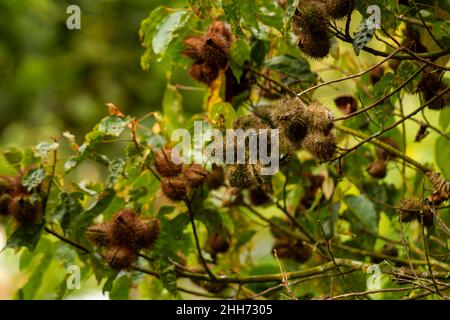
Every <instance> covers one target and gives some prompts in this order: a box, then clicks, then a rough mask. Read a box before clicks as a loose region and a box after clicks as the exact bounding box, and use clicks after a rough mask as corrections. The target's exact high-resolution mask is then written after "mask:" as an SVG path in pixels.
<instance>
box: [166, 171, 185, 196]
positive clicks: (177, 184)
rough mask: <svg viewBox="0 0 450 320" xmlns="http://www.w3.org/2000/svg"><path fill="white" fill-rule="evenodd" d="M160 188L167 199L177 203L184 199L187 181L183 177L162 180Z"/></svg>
mask: <svg viewBox="0 0 450 320" xmlns="http://www.w3.org/2000/svg"><path fill="white" fill-rule="evenodd" d="M161 187H162V191H163V192H164V194H165V195H166V196H167V197H168V198H169V199H172V200H175V201H179V200H184V199H185V198H186V193H187V181H186V179H185V178H184V177H183V176H179V177H169V178H164V179H162V180H161Z"/></svg>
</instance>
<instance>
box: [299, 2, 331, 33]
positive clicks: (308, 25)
mask: <svg viewBox="0 0 450 320" xmlns="http://www.w3.org/2000/svg"><path fill="white" fill-rule="evenodd" d="M328 21H329V18H328V14H327V12H326V6H325V4H324V3H322V2H321V1H314V0H303V1H300V3H299V5H298V10H297V12H296V14H295V15H294V16H293V17H292V31H293V32H294V33H295V34H297V35H298V36H300V35H306V34H309V35H317V34H320V33H323V32H326V30H327V29H326V26H327V24H328Z"/></svg>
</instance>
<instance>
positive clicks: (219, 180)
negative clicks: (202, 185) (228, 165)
mask: <svg viewBox="0 0 450 320" xmlns="http://www.w3.org/2000/svg"><path fill="white" fill-rule="evenodd" d="M224 182H225V170H224V169H223V167H222V166H219V165H217V164H215V163H213V165H212V168H211V173H210V174H209V175H208V177H207V178H206V183H207V184H208V188H209V189H210V190H214V189H218V188H220V187H221V186H222V185H223V184H224Z"/></svg>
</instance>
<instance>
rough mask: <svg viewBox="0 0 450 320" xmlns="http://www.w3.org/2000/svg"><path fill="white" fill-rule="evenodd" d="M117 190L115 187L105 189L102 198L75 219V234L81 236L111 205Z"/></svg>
mask: <svg viewBox="0 0 450 320" xmlns="http://www.w3.org/2000/svg"><path fill="white" fill-rule="evenodd" d="M114 196H115V192H114V190H113V189H110V188H108V189H105V190H104V191H103V192H102V194H101V195H100V198H99V199H98V200H97V202H96V203H94V204H93V205H92V206H91V207H90V208H89V209H88V210H86V211H85V212H83V213H82V214H81V215H79V216H78V217H77V219H76V220H75V221H74V234H75V236H77V237H81V235H82V233H84V231H85V230H86V229H87V227H89V225H91V224H92V221H93V220H94V219H95V218H96V217H97V216H98V215H99V214H101V213H102V212H103V211H105V210H106V208H107V207H108V206H109V204H110V203H111V201H112V200H113V199H114Z"/></svg>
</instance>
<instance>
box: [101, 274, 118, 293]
mask: <svg viewBox="0 0 450 320" xmlns="http://www.w3.org/2000/svg"><path fill="white" fill-rule="evenodd" d="M118 275H119V272H117V271H112V272H111V274H110V275H109V277H108V278H107V279H106V282H105V284H104V285H103V288H102V293H103V294H105V292H109V291H111V289H112V287H113V284H114V281H115V280H116V278H117V276H118Z"/></svg>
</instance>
